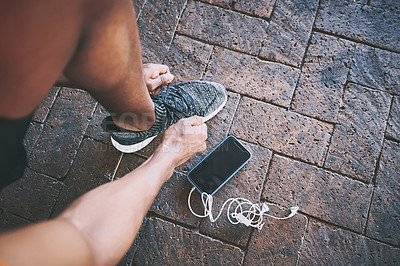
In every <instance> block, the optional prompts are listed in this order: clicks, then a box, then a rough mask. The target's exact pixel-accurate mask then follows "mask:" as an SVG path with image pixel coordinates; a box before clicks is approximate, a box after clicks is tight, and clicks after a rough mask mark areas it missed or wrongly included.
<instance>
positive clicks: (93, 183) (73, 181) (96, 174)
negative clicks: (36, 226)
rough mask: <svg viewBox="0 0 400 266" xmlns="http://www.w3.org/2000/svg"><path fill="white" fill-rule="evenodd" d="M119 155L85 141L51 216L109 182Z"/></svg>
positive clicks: (108, 148)
mask: <svg viewBox="0 0 400 266" xmlns="http://www.w3.org/2000/svg"><path fill="white" fill-rule="evenodd" d="M120 157H121V154H120V153H119V152H117V151H115V149H114V148H112V147H111V146H110V145H107V144H104V143H100V142H97V141H94V140H90V139H85V140H83V142H82V145H81V148H80V149H79V152H78V155H77V157H76V159H75V161H74V164H73V165H72V167H71V170H70V171H69V173H68V175H67V177H66V179H65V181H64V184H65V187H64V188H63V189H62V190H61V192H60V195H59V197H58V199H57V202H56V205H55V207H54V211H53V214H52V215H57V214H59V213H61V212H62V211H63V210H64V209H65V208H66V207H68V206H69V205H70V204H71V203H72V202H73V201H74V200H75V199H77V198H78V197H80V196H82V195H83V194H84V193H86V192H88V191H89V190H92V189H94V188H96V187H98V186H100V185H102V184H105V183H107V182H109V181H110V180H111V179H112V177H113V174H114V171H115V170H116V167H117V165H118V162H119V160H120Z"/></svg>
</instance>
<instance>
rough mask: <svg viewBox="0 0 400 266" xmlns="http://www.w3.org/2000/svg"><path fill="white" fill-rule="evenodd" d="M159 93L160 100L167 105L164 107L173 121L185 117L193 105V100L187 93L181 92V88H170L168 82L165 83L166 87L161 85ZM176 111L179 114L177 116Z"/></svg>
mask: <svg viewBox="0 0 400 266" xmlns="http://www.w3.org/2000/svg"><path fill="white" fill-rule="evenodd" d="M160 95H161V97H160V98H161V101H162V102H163V103H164V105H165V106H166V107H167V108H165V109H166V110H167V113H168V116H169V117H170V118H171V119H172V120H173V122H176V121H178V120H179V119H181V118H184V117H186V114H188V113H189V110H190V107H191V106H193V105H194V100H193V98H192V97H191V96H190V95H189V94H187V93H183V91H182V90H178V89H175V88H170V87H169V84H168V85H167V89H165V88H164V87H161V91H160ZM171 100H172V102H171ZM178 113H180V114H181V115H180V116H178V115H177V114H178Z"/></svg>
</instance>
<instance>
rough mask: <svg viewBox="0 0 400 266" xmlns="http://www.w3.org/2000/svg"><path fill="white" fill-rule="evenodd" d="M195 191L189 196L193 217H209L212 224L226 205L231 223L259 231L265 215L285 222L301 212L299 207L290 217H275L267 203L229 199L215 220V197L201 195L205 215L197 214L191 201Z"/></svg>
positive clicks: (291, 210) (205, 194)
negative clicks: (213, 210)
mask: <svg viewBox="0 0 400 266" xmlns="http://www.w3.org/2000/svg"><path fill="white" fill-rule="evenodd" d="M194 190H195V187H193V188H192V190H191V191H190V193H189V196H188V206H189V209H190V211H191V212H192V214H193V215H195V216H196V217H199V218H206V217H209V218H210V221H211V222H212V223H213V222H215V221H216V220H218V218H219V217H220V216H221V214H222V211H223V210H224V208H225V206H226V205H228V208H227V210H226V216H227V218H228V220H229V222H230V223H232V224H239V223H242V224H245V225H246V226H251V227H255V228H258V229H259V230H261V229H262V227H263V225H264V222H263V219H264V215H265V216H268V217H271V218H274V219H278V220H285V219H288V218H291V217H293V216H294V215H295V214H296V213H297V211H298V210H299V207H291V208H290V214H289V215H288V216H286V217H276V216H274V215H271V214H268V213H267V212H268V211H269V207H268V204H270V203H266V202H264V203H252V202H251V201H250V200H248V199H244V198H229V199H227V200H226V201H225V202H224V204H223V205H222V207H221V209H220V211H219V213H218V215H217V216H216V217H215V218H214V217H213V214H212V206H213V197H212V196H211V195H209V194H207V193H205V192H203V193H202V194H201V201H202V203H203V206H204V214H197V213H195V212H194V211H193V209H192V205H191V203H190V199H191V196H192V193H193V191H194ZM234 203H236V204H237V206H236V207H234V208H233V212H231V208H232V205H233V204H234ZM270 205H273V204H270Z"/></svg>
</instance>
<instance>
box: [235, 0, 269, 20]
mask: <svg viewBox="0 0 400 266" xmlns="http://www.w3.org/2000/svg"><path fill="white" fill-rule="evenodd" d="M232 2H233V9H235V10H238V11H241V12H244V13H248V14H250V15H255V16H258V17H262V18H269V17H270V16H271V13H272V9H273V8H274V5H275V0H253V1H249V0H236V1H232Z"/></svg>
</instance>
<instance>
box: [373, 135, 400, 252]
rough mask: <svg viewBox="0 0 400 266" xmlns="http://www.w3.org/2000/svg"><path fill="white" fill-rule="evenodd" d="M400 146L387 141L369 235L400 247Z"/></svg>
mask: <svg viewBox="0 0 400 266" xmlns="http://www.w3.org/2000/svg"><path fill="white" fill-rule="evenodd" d="M399 166H400V144H399V143H396V142H392V141H385V144H384V146H383V151H382V157H381V159H380V166H379V170H378V175H377V178H376V189H375V192H374V197H373V199H372V206H371V211H370V215H369V220H368V226H367V235H369V236H372V237H373V238H375V239H380V240H382V241H385V242H387V243H391V244H394V245H397V246H398V245H400V222H399V217H400V206H399V202H400V186H399V180H400V171H399Z"/></svg>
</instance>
